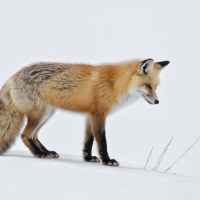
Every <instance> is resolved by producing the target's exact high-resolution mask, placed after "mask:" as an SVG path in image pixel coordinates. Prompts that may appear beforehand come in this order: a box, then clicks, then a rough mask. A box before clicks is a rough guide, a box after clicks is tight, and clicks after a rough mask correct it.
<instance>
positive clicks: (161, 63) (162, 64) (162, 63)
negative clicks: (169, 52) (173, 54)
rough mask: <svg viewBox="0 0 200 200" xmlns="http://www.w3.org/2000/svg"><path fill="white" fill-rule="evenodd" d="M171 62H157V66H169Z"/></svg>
mask: <svg viewBox="0 0 200 200" xmlns="http://www.w3.org/2000/svg"><path fill="white" fill-rule="evenodd" d="M169 63H170V62H169V61H162V62H157V64H159V65H161V66H162V67H165V66H166V65H168V64H169Z"/></svg>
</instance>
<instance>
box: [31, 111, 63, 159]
mask: <svg viewBox="0 0 200 200" xmlns="http://www.w3.org/2000/svg"><path fill="white" fill-rule="evenodd" d="M54 113H55V109H49V111H48V115H47V117H46V118H45V119H43V121H42V123H41V124H40V125H39V126H38V127H37V129H36V131H35V133H34V135H33V142H34V143H35V145H36V146H37V147H38V148H39V149H40V151H41V153H40V154H38V155H37V157H39V158H45V157H47V158H59V155H58V154H57V153H56V152H55V151H49V150H47V149H46V148H45V147H44V145H43V144H42V143H41V142H40V141H39V139H38V133H39V131H40V129H41V128H42V126H44V125H45V124H46V122H47V121H48V120H49V119H50V117H51V116H52V115H53V114H54Z"/></svg>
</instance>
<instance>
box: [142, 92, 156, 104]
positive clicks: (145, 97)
mask: <svg viewBox="0 0 200 200" xmlns="http://www.w3.org/2000/svg"><path fill="white" fill-rule="evenodd" d="M142 96H143V97H144V99H145V100H146V102H147V103H149V104H151V105H152V104H154V103H152V102H151V101H149V100H148V98H147V96H146V95H144V94H142Z"/></svg>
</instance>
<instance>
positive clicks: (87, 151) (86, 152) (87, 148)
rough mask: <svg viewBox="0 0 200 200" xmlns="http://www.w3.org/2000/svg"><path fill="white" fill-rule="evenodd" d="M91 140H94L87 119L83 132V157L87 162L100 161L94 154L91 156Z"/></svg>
mask: <svg viewBox="0 0 200 200" xmlns="http://www.w3.org/2000/svg"><path fill="white" fill-rule="evenodd" d="M93 142H94V136H93V133H92V130H91V124H90V119H88V120H87V127H86V132H85V140H84V147H83V158H84V160H85V161H87V162H100V160H99V159H98V158H97V157H96V156H92V146H93Z"/></svg>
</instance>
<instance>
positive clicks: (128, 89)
mask: <svg viewBox="0 0 200 200" xmlns="http://www.w3.org/2000/svg"><path fill="white" fill-rule="evenodd" d="M168 64H169V61H163V62H156V63H154V60H153V59H147V60H143V61H142V60H134V61H127V62H121V63H118V64H106V65H97V66H93V65H87V64H67V63H45V62H44V63H36V64H32V65H30V66H27V67H24V68H23V69H21V70H20V71H19V72H17V73H16V74H15V75H13V76H12V77H11V78H10V79H9V80H8V81H7V82H6V83H5V85H4V86H3V87H2V89H1V91H0V154H2V153H4V152H5V151H6V150H8V149H9V147H10V146H11V145H12V144H13V142H14V140H15V138H16V136H17V135H18V133H19V132H20V129H21V126H22V124H23V120H24V118H25V117H26V118H27V124H26V127H25V129H24V130H23V132H22V135H21V138H22V141H23V142H24V144H25V145H26V146H27V147H28V149H29V150H30V151H31V152H32V153H33V155H34V156H35V157H38V158H58V157H59V155H58V154H57V153H56V152H55V151H49V150H47V149H46V148H45V147H44V146H43V145H42V143H41V142H40V141H39V140H38V132H39V130H40V129H41V127H42V126H43V125H44V124H45V123H46V122H47V121H48V119H49V118H50V117H51V116H52V115H53V114H54V112H55V109H56V108H61V109H66V110H71V111H75V112H82V113H88V118H87V124H86V131H85V139H84V147H83V157H84V160H85V161H88V162H100V160H99V158H97V157H96V156H92V153H91V150H92V145H93V141H94V139H95V140H96V142H97V146H98V151H99V155H100V158H101V160H102V163H103V164H105V165H109V166H118V165H119V163H118V162H117V161H116V160H115V159H110V157H109V155H108V151H107V142H106V134H105V123H106V117H107V116H108V115H109V114H110V113H111V112H114V111H116V110H119V109H120V108H121V107H123V106H125V105H128V104H131V103H133V102H134V101H135V100H137V99H138V98H142V99H144V100H145V101H147V102H148V103H149V104H158V103H159V101H158V97H157V95H156V92H155V90H156V88H157V86H158V85H159V78H158V75H159V73H160V71H161V70H162V68H163V67H165V66H166V65H168Z"/></svg>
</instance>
